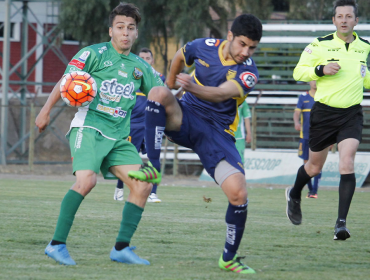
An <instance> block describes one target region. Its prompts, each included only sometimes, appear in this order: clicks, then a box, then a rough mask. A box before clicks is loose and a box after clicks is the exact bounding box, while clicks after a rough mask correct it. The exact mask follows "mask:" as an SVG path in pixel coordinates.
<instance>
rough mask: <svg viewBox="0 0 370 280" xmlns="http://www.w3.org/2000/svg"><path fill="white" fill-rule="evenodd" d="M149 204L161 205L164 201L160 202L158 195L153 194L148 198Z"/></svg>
mask: <svg viewBox="0 0 370 280" xmlns="http://www.w3.org/2000/svg"><path fill="white" fill-rule="evenodd" d="M147 202H154V203H160V202H162V200H160V199H159V198H158V196H157V194H156V193H151V194H150V195H149V197H148V200H147Z"/></svg>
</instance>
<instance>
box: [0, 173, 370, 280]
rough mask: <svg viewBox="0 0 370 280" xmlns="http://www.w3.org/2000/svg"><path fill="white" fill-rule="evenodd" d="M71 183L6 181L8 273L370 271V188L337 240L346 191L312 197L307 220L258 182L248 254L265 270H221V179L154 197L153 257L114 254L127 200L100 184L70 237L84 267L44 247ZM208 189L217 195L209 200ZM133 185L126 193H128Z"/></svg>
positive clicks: (155, 275)
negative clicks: (293, 217)
mask: <svg viewBox="0 0 370 280" xmlns="http://www.w3.org/2000/svg"><path fill="white" fill-rule="evenodd" d="M70 185H71V182H55V181H54V182H52V181H31V180H15V179H14V180H8V179H6V180H0V213H1V214H0V236H1V239H0V279H241V278H246V279H275V280H276V279H284V280H285V279H325V280H329V279H335V280H337V279H369V278H370V276H369V275H370V239H369V229H370V220H369V201H370V192H362V191H361V189H358V190H357V191H356V194H355V197H354V200H353V203H352V207H351V211H350V214H349V217H348V223H347V226H348V227H349V229H350V230H351V234H352V237H351V238H350V239H348V240H347V241H344V242H343V241H333V240H332V239H333V226H334V222H335V219H336V214H337V200H338V199H337V196H338V193H337V191H332V190H325V189H323V190H320V191H319V199H316V200H315V199H304V200H303V205H302V210H303V215H304V216H303V224H302V225H301V226H293V225H292V224H291V223H290V222H289V221H288V220H287V218H286V216H285V198H284V190H283V189H281V188H271V187H269V188H264V187H258V188H253V187H251V188H250V189H249V197H250V203H249V215H248V221H247V227H246V231H245V233H244V238H243V241H242V245H241V246H240V249H239V254H240V255H246V256H247V257H246V259H245V263H246V264H248V265H249V266H251V267H252V268H254V269H255V270H256V271H257V274H255V275H247V276H240V275H234V274H232V273H230V272H224V271H221V270H220V269H219V268H218V266H217V260H218V258H219V256H220V254H221V252H222V248H223V244H224V238H225V230H226V229H225V224H224V215H225V210H226V207H227V200H226V198H225V196H224V195H223V193H222V192H221V190H220V189H219V188H217V187H195V186H194V187H183V186H162V187H160V189H159V192H160V198H161V199H163V203H160V204H155V205H153V204H148V205H147V207H146V210H145V212H144V216H143V219H142V222H141V223H140V225H139V228H138V231H137V232H136V234H135V235H134V238H133V240H132V245H134V246H137V251H136V252H137V253H138V255H139V256H141V257H143V258H146V259H148V260H149V261H150V262H151V265H150V266H134V265H131V266H130V265H124V264H119V263H115V262H111V261H110V259H109V252H110V250H111V248H112V246H113V245H114V242H115V238H116V235H117V232H118V228H119V222H120V219H121V212H122V207H123V203H122V202H117V201H113V199H112V197H113V191H114V185H113V184H112V183H99V184H98V185H97V187H96V188H95V189H94V190H93V191H92V193H91V194H90V195H88V196H87V197H86V199H85V200H84V201H83V203H82V205H81V207H80V209H79V212H78V213H77V216H76V219H75V222H74V226H73V227H72V230H71V232H70V236H69V239H68V242H67V244H68V248H69V251H70V254H71V256H72V257H73V258H74V260H75V261H76V262H77V266H75V267H66V266H62V265H58V264H56V262H55V261H53V260H52V259H49V258H47V257H46V256H45V255H44V249H45V247H46V245H47V243H48V242H49V241H50V239H51V237H52V236H53V232H54V227H55V224H56V220H57V217H58V214H59V207H60V202H61V200H62V198H63V196H64V194H65V193H66V192H67V190H68V188H69V187H70ZM203 195H205V196H206V197H210V198H211V199H212V202H211V203H205V202H204V201H203ZM126 196H127V193H125V197H126Z"/></svg>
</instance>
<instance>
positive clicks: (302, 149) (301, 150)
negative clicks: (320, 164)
mask: <svg viewBox="0 0 370 280" xmlns="http://www.w3.org/2000/svg"><path fill="white" fill-rule="evenodd" d="M308 155H309V146H308V139H302V138H301V139H299V146H298V156H299V157H300V158H301V159H303V160H308Z"/></svg>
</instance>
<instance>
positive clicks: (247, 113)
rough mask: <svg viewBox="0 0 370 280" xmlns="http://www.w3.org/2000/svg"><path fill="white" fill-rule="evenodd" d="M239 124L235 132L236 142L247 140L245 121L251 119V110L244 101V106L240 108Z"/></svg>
mask: <svg viewBox="0 0 370 280" xmlns="http://www.w3.org/2000/svg"><path fill="white" fill-rule="evenodd" d="M238 114H239V123H238V128H237V130H236V132H235V140H239V139H245V125H244V119H248V118H250V117H251V110H250V109H249V106H248V103H247V102H246V101H244V102H243V103H242V105H240V106H239V107H238Z"/></svg>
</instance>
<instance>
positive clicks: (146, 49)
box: [139, 48, 153, 57]
mask: <svg viewBox="0 0 370 280" xmlns="http://www.w3.org/2000/svg"><path fill="white" fill-rule="evenodd" d="M142 52H143V53H150V55H151V56H152V57H153V53H152V51H151V50H150V49H149V48H141V50H140V51H139V53H142Z"/></svg>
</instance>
